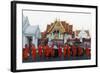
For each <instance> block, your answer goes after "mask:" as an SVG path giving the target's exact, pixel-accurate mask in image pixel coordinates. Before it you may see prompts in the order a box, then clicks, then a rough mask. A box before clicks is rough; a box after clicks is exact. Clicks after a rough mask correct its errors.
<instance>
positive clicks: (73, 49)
mask: <svg viewBox="0 0 100 73" xmlns="http://www.w3.org/2000/svg"><path fill="white" fill-rule="evenodd" d="M76 55H77V48H76V46H74V45H72V56H74V57H75V56H76Z"/></svg>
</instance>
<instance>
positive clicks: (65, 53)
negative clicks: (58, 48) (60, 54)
mask: <svg viewBox="0 0 100 73" xmlns="http://www.w3.org/2000/svg"><path fill="white" fill-rule="evenodd" d="M63 51H64V58H66V56H67V47H66V46H64V49H63Z"/></svg>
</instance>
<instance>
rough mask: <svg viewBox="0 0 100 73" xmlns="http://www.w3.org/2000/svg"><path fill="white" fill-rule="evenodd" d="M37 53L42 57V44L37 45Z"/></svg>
mask: <svg viewBox="0 0 100 73" xmlns="http://www.w3.org/2000/svg"><path fill="white" fill-rule="evenodd" d="M38 54H39V56H40V57H42V46H41V45H40V46H39V47H38Z"/></svg>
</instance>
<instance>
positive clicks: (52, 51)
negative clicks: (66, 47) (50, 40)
mask: <svg viewBox="0 0 100 73" xmlns="http://www.w3.org/2000/svg"><path fill="white" fill-rule="evenodd" d="M50 49H51V57H54V44H52V46H51V48H50Z"/></svg>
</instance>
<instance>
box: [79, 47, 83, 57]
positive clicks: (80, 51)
mask: <svg viewBox="0 0 100 73" xmlns="http://www.w3.org/2000/svg"><path fill="white" fill-rule="evenodd" d="M82 54H83V49H82V48H81V47H78V56H81V55H82Z"/></svg>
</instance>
